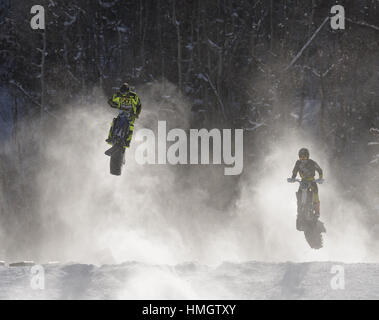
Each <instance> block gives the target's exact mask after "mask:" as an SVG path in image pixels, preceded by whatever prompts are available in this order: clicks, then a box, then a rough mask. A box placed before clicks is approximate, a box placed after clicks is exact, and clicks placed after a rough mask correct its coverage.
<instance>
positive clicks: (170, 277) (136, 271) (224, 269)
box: [0, 262, 379, 299]
mask: <svg viewBox="0 0 379 320" xmlns="http://www.w3.org/2000/svg"><path fill="white" fill-rule="evenodd" d="M333 266H339V267H334V268H337V269H338V270H339V272H338V274H339V275H340V276H341V270H342V269H343V270H344V287H345V288H344V289H337V290H336V289H333V288H332V287H333V283H334V282H333V277H335V276H336V274H333V273H332V270H333ZM341 267H342V269H341ZM44 270H45V289H44V290H36V289H32V288H31V286H30V282H31V279H32V277H33V275H32V274H31V267H9V266H0V299H378V298H379V265H378V264H368V263H359V264H343V263H333V262H310V263H289V262H288V263H261V262H246V263H238V264H236V263H223V264H221V265H219V266H216V267H208V266H204V265H198V264H193V263H187V264H180V265H176V266H164V265H147V264H141V263H136V262H128V263H123V264H119V265H103V266H100V267H98V266H94V265H86V264H55V265H44ZM342 276H343V274H342ZM339 279H341V278H339ZM338 283H339V284H341V282H338Z"/></svg>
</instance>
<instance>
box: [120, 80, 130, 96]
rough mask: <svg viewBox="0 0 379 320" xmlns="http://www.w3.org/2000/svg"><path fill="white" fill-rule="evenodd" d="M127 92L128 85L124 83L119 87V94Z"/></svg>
mask: <svg viewBox="0 0 379 320" xmlns="http://www.w3.org/2000/svg"><path fill="white" fill-rule="evenodd" d="M128 92H129V84H127V83H126V82H124V83H123V84H122V86H121V87H120V93H121V94H127V93H128Z"/></svg>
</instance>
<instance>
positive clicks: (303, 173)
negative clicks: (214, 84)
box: [292, 159, 322, 180]
mask: <svg viewBox="0 0 379 320" xmlns="http://www.w3.org/2000/svg"><path fill="white" fill-rule="evenodd" d="M316 171H317V172H318V174H319V176H320V179H322V169H321V168H320V166H319V165H318V164H317V162H316V161H313V160H312V159H307V160H297V161H296V164H295V167H294V168H293V170H292V179H295V178H296V176H297V173H299V174H300V177H301V178H302V179H305V180H313V179H314V178H315V174H316Z"/></svg>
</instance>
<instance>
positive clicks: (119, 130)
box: [105, 105, 133, 176]
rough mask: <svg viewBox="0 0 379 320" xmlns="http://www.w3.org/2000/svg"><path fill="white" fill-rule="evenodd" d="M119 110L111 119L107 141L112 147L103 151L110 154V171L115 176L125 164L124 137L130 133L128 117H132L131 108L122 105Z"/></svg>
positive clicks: (118, 174)
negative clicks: (111, 124)
mask: <svg viewBox="0 0 379 320" xmlns="http://www.w3.org/2000/svg"><path fill="white" fill-rule="evenodd" d="M120 109H121V112H120V114H119V115H118V116H117V118H114V119H113V126H112V129H111V134H110V137H111V138H109V139H107V142H108V143H111V144H112V147H111V148H110V149H108V150H106V151H105V154H106V155H107V156H110V158H111V159H110V173H111V174H113V175H116V176H120V175H121V169H122V166H123V165H124V164H125V147H126V146H129V145H126V139H127V137H128V136H129V133H130V127H129V124H130V119H131V117H132V112H133V108H132V107H131V106H126V105H123V106H121V107H120Z"/></svg>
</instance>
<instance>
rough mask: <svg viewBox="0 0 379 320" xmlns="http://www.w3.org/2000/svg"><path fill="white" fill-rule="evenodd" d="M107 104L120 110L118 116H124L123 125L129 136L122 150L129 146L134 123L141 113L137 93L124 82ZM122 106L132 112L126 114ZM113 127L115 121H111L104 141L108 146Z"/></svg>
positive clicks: (110, 142)
mask: <svg viewBox="0 0 379 320" xmlns="http://www.w3.org/2000/svg"><path fill="white" fill-rule="evenodd" d="M108 104H109V105H110V106H111V107H112V108H117V109H120V115H126V119H127V123H126V124H124V125H128V126H129V135H128V136H127V137H126V141H125V142H124V148H128V147H129V146H130V141H131V140H132V136H133V130H134V121H135V119H138V117H139V114H140V113H141V108H142V105H141V100H140V99H139V97H138V95H137V93H135V92H133V91H130V88H129V85H128V84H127V83H126V82H125V83H123V84H122V86H121V87H120V89H119V91H117V92H116V93H115V94H113V96H112V98H111V99H109V100H108ZM123 106H131V107H132V112H130V113H126V112H125V111H124V110H123ZM114 125H115V120H113V121H112V125H111V128H110V130H109V134H108V139H107V140H105V141H106V142H108V143H109V144H112V134H113V129H114Z"/></svg>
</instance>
